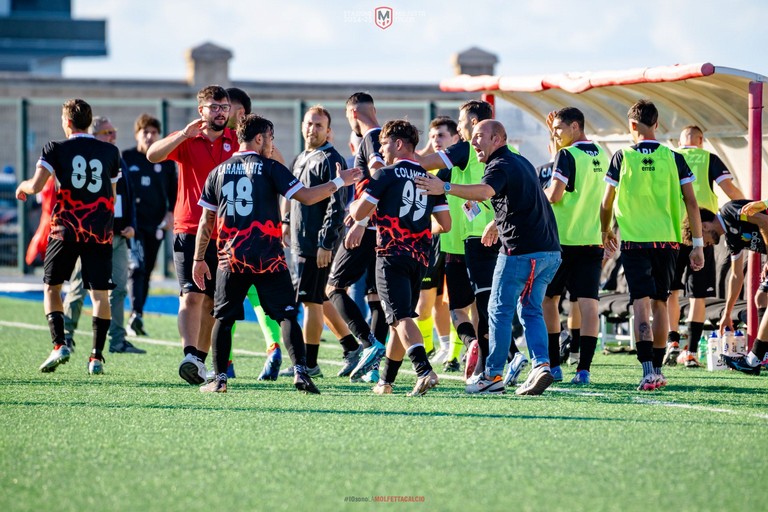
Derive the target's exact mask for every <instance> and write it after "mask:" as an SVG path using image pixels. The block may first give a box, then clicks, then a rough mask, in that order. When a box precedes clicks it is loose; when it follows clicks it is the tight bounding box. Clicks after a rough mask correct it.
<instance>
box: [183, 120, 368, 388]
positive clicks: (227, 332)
mask: <svg viewBox="0 0 768 512" xmlns="http://www.w3.org/2000/svg"><path fill="white" fill-rule="evenodd" d="M237 137H238V141H239V142H240V151H238V152H236V153H235V154H234V155H233V156H232V158H230V159H228V160H226V161H225V162H223V163H222V164H220V165H218V166H217V167H216V168H214V169H213V170H212V171H211V173H210V174H209V175H208V178H207V179H206V182H205V186H204V188H203V192H202V195H201V197H200V201H199V204H200V206H201V207H202V208H203V214H202V215H201V217H200V222H199V225H198V229H197V235H196V245H195V253H194V265H193V267H192V278H193V279H194V281H195V284H196V285H197V286H198V287H200V289H201V290H205V289H206V288H207V287H208V284H207V283H208V282H210V281H211V280H212V278H213V276H214V275H215V279H216V292H215V297H214V308H213V316H214V318H215V322H214V327H213V342H214V343H215V344H216V351H215V352H216V357H215V360H214V371H215V374H216V376H215V378H214V380H212V381H211V382H210V383H209V384H207V385H205V386H203V387H201V388H200V391H202V392H217V393H221V392H226V391H227V373H226V370H227V363H228V359H229V353H230V350H231V348H232V327H233V325H234V323H235V321H237V320H242V319H243V318H244V311H243V300H244V299H245V296H246V294H247V292H248V289H249V288H250V287H251V286H255V287H256V290H257V292H258V294H259V298H260V299H261V305H262V307H263V308H264V311H265V312H266V313H267V314H268V315H269V316H270V317H271V318H272V319H273V320H275V321H276V322H278V323H279V324H280V328H281V331H282V339H283V343H284V344H285V346H286V348H287V349H288V353H289V355H290V357H291V361H292V362H293V367H294V385H295V386H296V388H297V389H298V390H301V391H306V392H309V393H319V391H318V390H317V388H316V387H315V385H314V383H313V382H312V379H311V378H310V377H309V375H308V372H307V367H306V353H305V347H304V337H303V334H302V331H301V327H300V326H299V324H298V321H297V319H296V317H297V314H298V307H297V304H296V296H295V291H294V289H293V284H292V282H291V276H290V273H289V272H288V265H287V263H286V261H285V254H284V253H283V247H282V241H281V231H282V227H281V223H280V204H279V195H282V196H284V197H286V198H287V199H291V198H294V199H296V200H298V201H301V202H302V203H304V204H313V203H316V202H318V201H321V200H323V199H325V198H327V197H328V196H330V195H331V194H333V193H334V192H336V191H337V190H338V189H340V188H341V187H343V186H346V185H351V184H352V183H354V182H356V181H358V180H359V179H360V176H361V175H362V173H361V171H360V169H357V168H355V169H348V170H341V169H340V166H338V167H337V173H338V175H339V176H338V177H336V178H334V179H333V180H331V181H330V182H328V183H324V184H322V185H318V186H315V187H309V188H307V187H305V186H304V185H303V184H302V183H301V182H300V181H299V180H298V179H296V178H295V177H294V176H293V174H291V171H289V170H288V169H287V168H286V167H285V166H284V165H282V164H281V163H279V162H277V161H275V160H272V159H270V158H267V157H265V156H262V155H268V154H271V147H272V140H273V139H274V133H273V126H272V123H271V122H270V121H268V120H267V119H264V118H262V117H259V116H256V115H253V114H251V115H248V116H246V117H245V118H244V119H243V120H242V121H241V123H240V124H239V125H238V128H237ZM214 223H215V227H216V229H217V230H218V234H219V236H218V240H217V241H216V248H217V257H218V265H217V266H218V268H217V269H216V270H213V269H211V268H210V267H209V265H208V264H207V262H206V258H205V253H206V249H207V246H208V242H209V241H210V239H211V234H212V232H213V231H214Z"/></svg>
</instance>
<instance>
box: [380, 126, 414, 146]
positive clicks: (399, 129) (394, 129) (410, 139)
mask: <svg viewBox="0 0 768 512" xmlns="http://www.w3.org/2000/svg"><path fill="white" fill-rule="evenodd" d="M379 139H400V140H402V141H403V142H405V143H406V144H409V145H410V146H411V149H413V148H415V147H416V146H417V145H418V144H419V130H417V129H416V127H415V126H413V125H412V124H411V123H409V122H408V121H406V120H404V119H395V120H393V121H387V122H386V123H385V124H384V126H383V127H382V128H381V134H380V135H379Z"/></svg>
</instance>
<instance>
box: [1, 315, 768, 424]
mask: <svg viewBox="0 0 768 512" xmlns="http://www.w3.org/2000/svg"><path fill="white" fill-rule="evenodd" d="M0 326H5V327H16V328H18V329H29V330H33V331H48V327H45V326H42V325H33V324H25V323H22V322H7V321H5V320H0ZM75 332H76V333H77V334H80V335H83V336H87V335H91V333H90V332H89V331H81V330H78V331H75ZM126 338H129V339H130V340H131V341H136V342H138V343H146V344H148V345H160V346H164V347H177V346H178V345H179V342H178V341H168V340H159V339H155V338H146V337H136V336H126ZM232 351H233V352H234V353H235V354H242V355H247V356H257V357H266V356H267V354H266V352H256V351H252V350H244V349H241V348H236V349H233V350H232ZM317 362H318V363H323V364H330V365H334V366H343V364H344V363H342V362H340V361H334V360H331V359H318V360H317ZM400 372H401V373H405V374H408V375H416V372H414V371H413V370H404V369H401V370H400ZM438 375H439V376H440V378H441V379H445V380H455V381H463V380H464V377H463V376H458V375H446V374H444V373H438ZM549 391H554V392H557V393H567V394H573V395H579V396H608V395H606V394H604V393H598V392H594V391H582V390H576V389H568V388H549ZM632 399H633V400H634V401H635V402H636V403H639V404H645V405H660V406H662V407H677V408H680V409H692V410H697V411H706V412H719V413H724V414H737V415H738V414H744V415H747V416H752V417H754V418H759V419H763V420H768V414H759V413H758V414H755V413H747V412H741V411H734V410H733V409H722V408H717V407H705V406H703V405H693V404H686V403H679V402H664V401H661V400H651V399H648V398H640V397H633V398H632Z"/></svg>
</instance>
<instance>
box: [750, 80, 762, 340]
mask: <svg viewBox="0 0 768 512" xmlns="http://www.w3.org/2000/svg"><path fill="white" fill-rule="evenodd" d="M762 151H763V83H762V82H750V83H749V156H750V164H751V165H750V167H751V171H752V172H751V175H750V178H751V180H750V181H751V184H752V187H751V190H750V191H751V194H750V195H749V197H750V198H751V199H754V200H756V201H758V200H760V199H762V198H763V197H762V193H763V191H762V183H761V180H760V173H761V171H762V161H763V159H762ZM747 276H748V278H747V295H746V299H747V339H748V344H749V348H750V349H751V348H752V344H753V343H754V341H755V338H756V337H757V328H758V325H759V324H760V319H759V318H758V317H757V308H756V307H755V303H754V298H755V294H756V293H757V288H758V286H760V255H759V254H757V253H755V252H752V253H750V255H749V263H748V266H747Z"/></svg>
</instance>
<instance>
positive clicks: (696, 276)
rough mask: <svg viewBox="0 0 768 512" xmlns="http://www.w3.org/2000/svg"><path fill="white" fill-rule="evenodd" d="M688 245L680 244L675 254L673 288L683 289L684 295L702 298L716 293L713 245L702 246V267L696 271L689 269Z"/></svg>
mask: <svg viewBox="0 0 768 512" xmlns="http://www.w3.org/2000/svg"><path fill="white" fill-rule="evenodd" d="M692 250H693V247H691V246H690V245H680V254H678V256H677V266H676V267H675V277H674V278H673V279H672V289H673V290H685V295H686V297H693V298H694V299H704V298H707V297H714V296H715V295H716V294H717V264H716V263H715V247H714V246H713V245H709V246H707V247H704V268H702V269H701V270H699V271H698V272H694V271H693V270H691V260H690V257H691V251H692Z"/></svg>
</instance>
